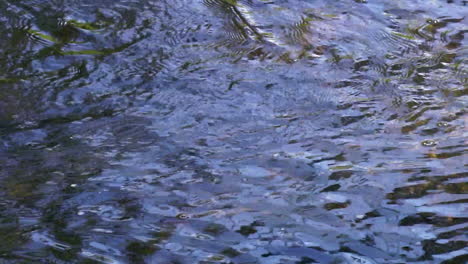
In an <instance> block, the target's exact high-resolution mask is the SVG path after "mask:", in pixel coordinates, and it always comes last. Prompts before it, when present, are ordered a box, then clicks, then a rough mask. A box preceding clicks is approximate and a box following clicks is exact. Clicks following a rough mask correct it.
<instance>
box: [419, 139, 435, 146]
mask: <svg viewBox="0 0 468 264" xmlns="http://www.w3.org/2000/svg"><path fill="white" fill-rule="evenodd" d="M421 145H423V146H424V147H433V146H435V145H437V141H435V140H430V139H428V140H424V141H423V142H421Z"/></svg>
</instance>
